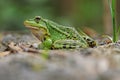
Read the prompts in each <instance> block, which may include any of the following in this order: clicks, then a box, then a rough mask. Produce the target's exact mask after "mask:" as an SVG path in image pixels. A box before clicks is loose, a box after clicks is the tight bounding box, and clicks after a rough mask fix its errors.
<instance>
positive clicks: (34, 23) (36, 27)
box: [24, 16, 50, 39]
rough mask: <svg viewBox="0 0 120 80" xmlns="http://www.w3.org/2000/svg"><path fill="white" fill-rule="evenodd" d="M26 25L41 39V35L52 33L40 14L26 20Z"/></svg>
mask: <svg viewBox="0 0 120 80" xmlns="http://www.w3.org/2000/svg"><path fill="white" fill-rule="evenodd" d="M24 25H25V27H27V28H28V29H30V30H31V32H32V33H33V34H34V35H35V36H36V37H37V38H39V39H41V37H42V38H43V37H46V36H48V35H50V34H49V32H48V29H47V26H46V24H45V21H44V20H43V19H42V18H41V17H40V16H36V17H35V18H33V19H28V20H25V21H24Z"/></svg>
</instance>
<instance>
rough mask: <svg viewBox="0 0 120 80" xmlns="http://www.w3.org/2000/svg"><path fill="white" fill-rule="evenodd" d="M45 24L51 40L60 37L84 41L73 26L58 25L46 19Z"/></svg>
mask: <svg viewBox="0 0 120 80" xmlns="http://www.w3.org/2000/svg"><path fill="white" fill-rule="evenodd" d="M47 23H48V24H47V25H48V29H49V32H50V34H51V38H52V39H53V41H55V40H60V39H71V40H80V42H83V43H86V42H85V40H84V39H83V37H82V36H81V35H80V34H79V33H78V32H77V30H75V28H73V27H66V26H62V25H59V24H57V23H55V22H53V21H49V20H47Z"/></svg>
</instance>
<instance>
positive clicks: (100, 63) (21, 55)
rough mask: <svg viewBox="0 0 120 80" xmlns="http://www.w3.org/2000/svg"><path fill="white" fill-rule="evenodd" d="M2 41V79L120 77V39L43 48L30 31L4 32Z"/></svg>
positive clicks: (116, 79) (95, 79)
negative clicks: (92, 44)
mask: <svg viewBox="0 0 120 80" xmlns="http://www.w3.org/2000/svg"><path fill="white" fill-rule="evenodd" d="M0 40H1V44H0V80H119V78H120V76H119V75H120V41H118V42H116V43H109V44H108V43H107V44H105V43H104V42H103V43H104V44H102V41H101V44H102V45H98V46H97V47H94V48H85V49H83V48H80V49H71V50H40V49H37V46H38V44H40V41H38V40H37V39H36V38H35V37H33V36H32V35H31V34H30V33H28V34H24V33H22V34H21V33H20V34H14V33H12V34H11V33H1V35H0ZM97 41H98V43H99V42H100V40H97Z"/></svg>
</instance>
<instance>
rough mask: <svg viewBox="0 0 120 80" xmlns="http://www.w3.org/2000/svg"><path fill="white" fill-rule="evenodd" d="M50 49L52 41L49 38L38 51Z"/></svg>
mask: <svg viewBox="0 0 120 80" xmlns="http://www.w3.org/2000/svg"><path fill="white" fill-rule="evenodd" d="M51 47H52V40H51V38H46V39H45V40H44V41H43V42H42V43H41V44H40V45H39V48H40V49H51Z"/></svg>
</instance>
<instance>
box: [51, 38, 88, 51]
mask: <svg viewBox="0 0 120 80" xmlns="http://www.w3.org/2000/svg"><path fill="white" fill-rule="evenodd" d="M86 47H87V45H86V44H84V43H81V42H80V41H79V40H57V41H55V42H54V43H53V47H52V48H53V49H76V48H86Z"/></svg>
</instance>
